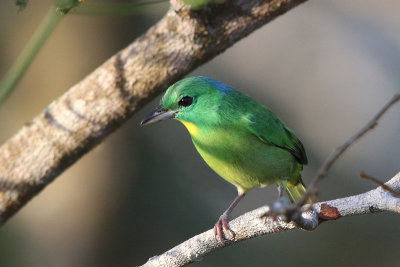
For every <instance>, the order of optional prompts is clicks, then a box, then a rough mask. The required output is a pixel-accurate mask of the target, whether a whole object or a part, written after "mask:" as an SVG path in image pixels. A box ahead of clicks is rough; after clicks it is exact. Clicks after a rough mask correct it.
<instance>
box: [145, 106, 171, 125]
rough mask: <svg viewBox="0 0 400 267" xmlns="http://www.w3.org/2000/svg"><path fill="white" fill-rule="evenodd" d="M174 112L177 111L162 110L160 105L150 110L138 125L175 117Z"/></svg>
mask: <svg viewBox="0 0 400 267" xmlns="http://www.w3.org/2000/svg"><path fill="white" fill-rule="evenodd" d="M176 113H177V112H176V111H175V110H164V109H163V107H162V106H161V105H160V106H158V107H157V108H156V109H154V110H153V111H152V112H150V114H149V115H147V116H146V117H144V118H143V120H142V121H141V122H140V125H142V126H143V125H147V124H150V123H154V122H159V121H162V120H166V119H171V118H175V114H176Z"/></svg>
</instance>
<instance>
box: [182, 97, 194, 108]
mask: <svg viewBox="0 0 400 267" xmlns="http://www.w3.org/2000/svg"><path fill="white" fill-rule="evenodd" d="M192 103H193V97H190V96H184V97H182V98H181V100H179V102H178V105H179V106H182V107H188V106H190V105H191V104H192Z"/></svg>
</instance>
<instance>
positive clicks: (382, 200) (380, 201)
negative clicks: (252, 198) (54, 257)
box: [143, 172, 400, 267]
mask: <svg viewBox="0 0 400 267" xmlns="http://www.w3.org/2000/svg"><path fill="white" fill-rule="evenodd" d="M385 185H386V186H388V187H390V188H392V189H393V190H395V191H400V172H399V173H398V174H396V176H394V177H393V178H392V179H390V181H388V182H387V183H385ZM314 208H315V210H314V211H311V210H307V211H305V212H303V214H302V224H304V225H309V226H312V227H308V230H314V229H316V228H317V227H318V226H319V224H320V223H322V222H324V221H329V220H336V219H339V218H342V217H346V216H350V215H357V214H366V213H374V212H382V211H390V212H396V213H400V198H396V197H395V196H393V195H392V194H391V193H390V192H388V191H386V190H385V189H383V188H382V187H378V188H376V189H374V190H371V191H368V192H366V193H363V194H360V195H356V196H350V197H346V198H340V199H336V200H330V201H326V202H320V203H316V204H314ZM268 211H269V207H267V206H265V207H261V208H258V209H256V210H253V211H250V212H247V213H245V214H244V215H242V216H240V217H238V218H236V219H235V220H233V221H231V222H230V224H229V226H230V227H231V229H232V230H233V231H235V233H236V238H235V240H234V241H231V242H230V243H229V244H228V245H231V244H233V243H237V242H241V241H244V240H247V239H250V238H253V237H257V236H261V235H267V234H274V233H279V232H284V231H289V230H294V229H300V228H299V227H298V226H296V224H294V223H293V222H289V223H287V222H285V221H282V220H280V219H278V220H277V221H273V220H272V219H270V218H267V220H266V221H264V219H261V218H260V216H262V215H264V214H265V213H267V212H268ZM223 246H224V245H223V243H222V242H220V241H216V240H215V237H214V231H213V230H212V229H210V230H208V231H206V232H204V233H202V234H199V235H197V236H194V237H192V238H190V239H189V240H187V241H185V242H183V243H181V244H179V245H177V246H176V247H174V248H172V249H170V250H169V251H167V252H165V253H163V254H162V255H159V256H155V257H152V258H150V259H149V261H148V262H146V263H145V264H144V265H143V266H146V267H147V266H183V265H186V264H189V263H191V262H194V261H199V260H201V259H202V257H203V256H205V255H206V254H208V253H211V252H213V251H215V250H217V249H218V248H221V247H223Z"/></svg>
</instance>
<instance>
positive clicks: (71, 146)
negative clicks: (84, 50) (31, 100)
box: [0, 0, 306, 224]
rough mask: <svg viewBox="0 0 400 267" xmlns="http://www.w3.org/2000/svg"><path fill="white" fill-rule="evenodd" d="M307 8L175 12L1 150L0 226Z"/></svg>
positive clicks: (257, 5)
mask: <svg viewBox="0 0 400 267" xmlns="http://www.w3.org/2000/svg"><path fill="white" fill-rule="evenodd" d="M305 1H306V0H246V1H243V0H231V1H227V2H228V3H226V4H222V5H217V6H214V7H212V8H211V9H210V10H209V12H208V16H207V19H205V15H204V13H201V12H200V13H195V12H189V11H184V10H179V11H175V10H174V9H171V10H170V11H169V12H168V13H167V14H166V15H165V16H164V17H163V18H162V19H161V20H160V21H159V22H158V23H157V24H155V25H154V26H153V27H152V28H150V29H149V30H148V31H147V32H146V33H145V34H144V35H143V36H141V37H139V38H138V39H137V40H136V41H135V42H133V43H132V44H131V45H129V46H128V47H127V48H125V49H123V50H122V51H120V52H119V53H117V54H116V55H114V56H113V57H111V58H110V59H109V60H108V61H106V62H105V63H104V64H103V65H102V66H100V67H99V68H98V69H96V70H95V71H94V72H93V73H91V74H90V75H88V76H87V77H86V78H85V79H84V80H82V81H81V82H79V83H78V84H76V85H75V86H73V87H72V88H71V89H70V90H69V91H68V92H66V93H65V94H64V95H63V96H61V97H60V98H59V99H57V100H55V101H54V102H53V103H51V104H50V105H49V106H48V107H47V108H46V109H45V110H44V111H43V112H42V113H41V114H39V115H38V116H37V117H36V118H34V119H33V120H32V121H30V122H28V123H26V124H25V125H24V126H23V127H22V129H21V130H20V131H19V132H18V133H17V134H15V136H13V137H12V138H11V139H10V140H8V141H7V142H6V143H5V144H3V145H2V146H1V147H0V224H3V223H4V222H5V221H6V220H7V219H9V218H10V217H11V216H12V215H13V214H14V213H15V212H17V211H18V210H19V209H20V208H21V207H22V206H23V205H24V204H25V203H26V202H28V201H29V200H30V199H31V198H32V197H33V196H35V195H36V194H37V193H38V192H40V191H41V190H42V189H43V188H44V187H45V186H46V185H47V184H49V183H50V182H52V181H53V180H54V179H55V178H56V177H57V176H58V175H59V174H61V173H62V172H63V171H64V170H66V169H67V168H68V167H69V166H71V165H72V164H73V163H74V162H76V161H77V160H78V159H79V158H80V157H82V156H83V155H84V154H85V153H86V152H88V151H89V150H90V149H92V148H93V147H94V146H95V145H97V144H98V143H100V142H101V141H102V140H104V138H106V137H107V136H108V135H109V134H110V133H111V132H113V131H114V130H116V129H117V128H118V127H119V126H120V125H121V124H122V123H124V122H125V121H126V120H127V119H129V118H130V117H131V116H132V115H133V114H134V113H135V112H136V111H138V110H139V109H140V108H141V107H142V106H143V105H144V104H146V103H147V102H149V101H150V100H151V99H152V98H154V97H155V96H156V95H157V94H159V93H160V92H162V91H163V90H165V89H166V88H167V87H168V85H170V84H171V83H173V82H175V81H177V80H179V79H180V78H182V77H183V76H184V75H185V74H187V73H188V72H190V71H191V70H193V69H194V68H195V67H197V66H199V65H200V64H202V63H204V62H207V61H208V60H210V59H212V58H213V57H215V56H216V55H218V54H219V53H222V52H223V51H224V50H225V49H227V48H228V47H230V46H232V45H233V44H234V43H235V42H237V41H238V40H240V39H242V38H243V37H245V36H247V35H248V34H250V33H251V32H253V31H254V30H256V29H257V28H259V27H261V26H262V25H264V24H265V23H268V22H269V21H271V20H272V19H274V18H276V17H277V16H279V15H281V14H283V13H285V12H286V11H288V10H290V9H291V8H293V7H295V6H297V5H298V4H300V3H302V2H305Z"/></svg>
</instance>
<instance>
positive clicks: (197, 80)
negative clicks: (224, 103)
mask: <svg viewBox="0 0 400 267" xmlns="http://www.w3.org/2000/svg"><path fill="white" fill-rule="evenodd" d="M230 90H233V89H232V88H231V87H229V86H228V85H226V84H224V83H222V82H219V81H216V80H213V79H211V78H207V77H202V76H198V77H190V78H186V79H184V80H181V81H179V82H177V83H175V84H174V85H172V86H171V87H169V88H168V90H167V91H166V92H165V95H164V96H163V98H162V99H161V101H160V105H159V106H158V107H157V108H156V109H154V110H153V111H152V112H151V113H150V114H149V115H147V116H146V117H145V118H144V119H143V120H142V122H141V125H147V124H150V123H154V122H159V121H162V120H165V119H171V118H175V119H178V120H180V121H182V122H184V123H185V122H188V123H191V124H198V123H200V122H201V121H203V120H205V119H207V121H210V116H212V114H213V112H212V111H213V110H216V109H217V108H218V107H219V106H220V103H221V98H222V97H223V95H225V94H226V93H227V92H228V91H230Z"/></svg>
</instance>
